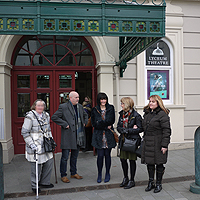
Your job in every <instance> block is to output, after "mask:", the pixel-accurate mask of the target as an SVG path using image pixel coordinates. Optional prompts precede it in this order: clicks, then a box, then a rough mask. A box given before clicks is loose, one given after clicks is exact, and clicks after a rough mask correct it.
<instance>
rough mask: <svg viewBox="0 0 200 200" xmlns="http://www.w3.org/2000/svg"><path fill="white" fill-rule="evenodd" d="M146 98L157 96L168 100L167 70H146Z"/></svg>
mask: <svg viewBox="0 0 200 200" xmlns="http://www.w3.org/2000/svg"><path fill="white" fill-rule="evenodd" d="M147 88H148V89H147V98H149V97H150V96H151V95H159V96H160V97H161V98H162V99H165V100H168V99H169V70H147Z"/></svg>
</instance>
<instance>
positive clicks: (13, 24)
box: [7, 19, 19, 30]
mask: <svg viewBox="0 0 200 200" xmlns="http://www.w3.org/2000/svg"><path fill="white" fill-rule="evenodd" d="M7 30H19V20H18V19H7Z"/></svg>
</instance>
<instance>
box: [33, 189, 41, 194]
mask: <svg viewBox="0 0 200 200" xmlns="http://www.w3.org/2000/svg"><path fill="white" fill-rule="evenodd" d="M32 190H33V192H34V193H35V194H36V193H37V191H36V188H32ZM40 192H41V190H40V188H38V194H39V193H40Z"/></svg>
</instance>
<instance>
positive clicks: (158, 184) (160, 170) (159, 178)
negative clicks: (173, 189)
mask: <svg viewBox="0 0 200 200" xmlns="http://www.w3.org/2000/svg"><path fill="white" fill-rule="evenodd" d="M164 172H165V167H162V168H157V169H156V187H155V189H154V193H158V192H160V191H161V190H162V177H163V174H164Z"/></svg>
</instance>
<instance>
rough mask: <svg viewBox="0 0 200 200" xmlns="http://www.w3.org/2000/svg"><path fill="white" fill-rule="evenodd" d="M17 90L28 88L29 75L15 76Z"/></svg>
mask: <svg viewBox="0 0 200 200" xmlns="http://www.w3.org/2000/svg"><path fill="white" fill-rule="evenodd" d="M17 87H18V88H30V75H17Z"/></svg>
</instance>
